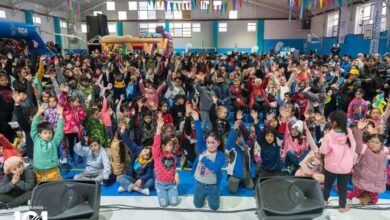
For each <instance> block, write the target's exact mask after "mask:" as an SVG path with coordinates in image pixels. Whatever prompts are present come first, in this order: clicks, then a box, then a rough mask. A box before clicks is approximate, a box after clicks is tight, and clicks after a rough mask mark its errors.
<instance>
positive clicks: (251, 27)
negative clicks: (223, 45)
mask: <svg viewBox="0 0 390 220" xmlns="http://www.w3.org/2000/svg"><path fill="white" fill-rule="evenodd" d="M248 32H256V23H248Z"/></svg>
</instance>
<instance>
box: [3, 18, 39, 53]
mask: <svg viewBox="0 0 390 220" xmlns="http://www.w3.org/2000/svg"><path fill="white" fill-rule="evenodd" d="M0 30H1V31H0V38H10V39H16V40H26V42H27V43H28V46H29V48H30V49H31V48H33V41H35V42H37V43H38V53H39V54H45V53H46V46H45V42H43V40H42V38H41V36H40V35H39V33H38V32H37V30H36V28H35V27H34V25H32V24H27V23H21V22H12V21H0Z"/></svg>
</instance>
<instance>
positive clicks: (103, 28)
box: [97, 14, 110, 36]
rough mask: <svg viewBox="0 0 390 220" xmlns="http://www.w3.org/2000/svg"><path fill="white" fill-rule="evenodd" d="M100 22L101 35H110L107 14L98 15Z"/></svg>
mask: <svg viewBox="0 0 390 220" xmlns="http://www.w3.org/2000/svg"><path fill="white" fill-rule="evenodd" d="M97 19H98V23H99V35H100V36H106V35H109V34H110V32H109V31H108V24H107V16H105V15H102V14H98V15H97Z"/></svg>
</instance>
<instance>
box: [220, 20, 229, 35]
mask: <svg viewBox="0 0 390 220" xmlns="http://www.w3.org/2000/svg"><path fill="white" fill-rule="evenodd" d="M222 26H226V27H222ZM226 32H228V25H227V22H218V33H226Z"/></svg>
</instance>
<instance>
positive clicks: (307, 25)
mask: <svg viewBox="0 0 390 220" xmlns="http://www.w3.org/2000/svg"><path fill="white" fill-rule="evenodd" d="M310 28H311V20H310V18H304V19H302V30H310Z"/></svg>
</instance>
